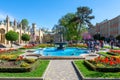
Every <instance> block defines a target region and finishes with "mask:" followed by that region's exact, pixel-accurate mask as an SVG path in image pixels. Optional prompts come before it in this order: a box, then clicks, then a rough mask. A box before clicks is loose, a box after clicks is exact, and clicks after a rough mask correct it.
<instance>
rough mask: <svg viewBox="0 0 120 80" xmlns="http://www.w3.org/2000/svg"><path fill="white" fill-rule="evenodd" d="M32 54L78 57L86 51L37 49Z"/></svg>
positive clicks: (76, 49) (75, 49)
mask: <svg viewBox="0 0 120 80" xmlns="http://www.w3.org/2000/svg"><path fill="white" fill-rule="evenodd" d="M34 53H36V54H41V55H43V56H79V55H80V54H87V53H88V50H87V49H80V48H65V49H63V50H57V49H56V48H44V49H37V50H36V51H35V52H34Z"/></svg>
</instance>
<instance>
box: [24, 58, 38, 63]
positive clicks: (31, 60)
mask: <svg viewBox="0 0 120 80" xmlns="http://www.w3.org/2000/svg"><path fill="white" fill-rule="evenodd" d="M24 61H25V62H27V63H34V62H35V61H36V59H33V58H28V59H24Z"/></svg>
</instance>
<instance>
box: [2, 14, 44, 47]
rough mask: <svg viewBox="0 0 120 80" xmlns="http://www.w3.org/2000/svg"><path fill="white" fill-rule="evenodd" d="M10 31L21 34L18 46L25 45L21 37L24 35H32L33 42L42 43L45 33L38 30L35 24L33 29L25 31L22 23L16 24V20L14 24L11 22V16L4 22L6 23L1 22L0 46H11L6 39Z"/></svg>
mask: <svg viewBox="0 0 120 80" xmlns="http://www.w3.org/2000/svg"><path fill="white" fill-rule="evenodd" d="M10 30H13V31H15V32H17V33H18V34H19V39H18V40H17V41H16V43H18V44H22V43H23V41H22V40H21V36H22V34H24V33H26V34H29V35H30V37H31V39H30V41H31V42H39V43H42V38H43V32H42V31H41V29H39V30H37V29H36V24H35V23H33V24H32V28H30V27H29V28H27V29H24V30H23V29H22V24H21V23H18V22H16V20H14V22H11V21H10V18H9V16H7V17H6V20H4V22H2V21H1V22H0V44H2V45H9V44H10V42H9V41H7V40H6V39H5V34H6V33H7V32H8V31H10Z"/></svg>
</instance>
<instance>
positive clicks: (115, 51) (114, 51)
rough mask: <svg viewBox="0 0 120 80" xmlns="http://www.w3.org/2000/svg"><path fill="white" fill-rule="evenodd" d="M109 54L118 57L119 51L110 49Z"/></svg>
mask: <svg viewBox="0 0 120 80" xmlns="http://www.w3.org/2000/svg"><path fill="white" fill-rule="evenodd" d="M109 52H110V53H112V54H116V55H120V50H113V49H111V50H110V51H109Z"/></svg>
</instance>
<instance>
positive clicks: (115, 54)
mask: <svg viewBox="0 0 120 80" xmlns="http://www.w3.org/2000/svg"><path fill="white" fill-rule="evenodd" d="M107 54H110V55H113V56H117V55H119V54H117V53H113V52H107Z"/></svg>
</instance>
